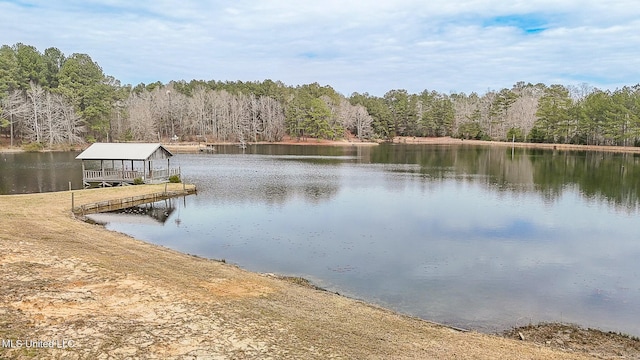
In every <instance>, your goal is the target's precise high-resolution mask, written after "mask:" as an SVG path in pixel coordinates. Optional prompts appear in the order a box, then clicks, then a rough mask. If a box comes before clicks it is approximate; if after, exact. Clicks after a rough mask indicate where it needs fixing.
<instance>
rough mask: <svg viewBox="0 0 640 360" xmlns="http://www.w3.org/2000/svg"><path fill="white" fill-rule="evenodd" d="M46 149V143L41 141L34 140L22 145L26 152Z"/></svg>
mask: <svg viewBox="0 0 640 360" xmlns="http://www.w3.org/2000/svg"><path fill="white" fill-rule="evenodd" d="M43 149H44V145H42V144H41V143H39V142H32V143H28V144H25V145H22V150H24V151H26V152H39V151H42V150H43Z"/></svg>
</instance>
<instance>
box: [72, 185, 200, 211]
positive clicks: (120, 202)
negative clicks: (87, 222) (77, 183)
mask: <svg viewBox="0 0 640 360" xmlns="http://www.w3.org/2000/svg"><path fill="white" fill-rule="evenodd" d="M196 193H197V190H196V187H195V186H193V187H184V188H183V189H182V190H171V191H161V192H154V193H150V194H143V195H138V196H129V197H125V198H119V199H111V200H104V201H99V202H95V203H89V204H83V205H80V206H73V205H72V206H73V209H72V211H73V214H74V215H75V216H77V217H83V216H85V215H87V214H96V213H101V212H106V211H116V210H122V209H126V208H130V207H133V206H138V205H142V204H147V203H154V202H157V201H162V200H167V199H171V198H175V197H179V196H187V195H191V194H196Z"/></svg>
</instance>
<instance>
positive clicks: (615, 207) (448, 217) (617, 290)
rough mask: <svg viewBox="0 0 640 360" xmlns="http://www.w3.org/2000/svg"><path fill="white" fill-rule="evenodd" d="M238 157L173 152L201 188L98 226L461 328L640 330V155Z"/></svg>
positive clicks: (292, 152)
mask: <svg viewBox="0 0 640 360" xmlns="http://www.w3.org/2000/svg"><path fill="white" fill-rule="evenodd" d="M238 152H240V153H238ZM241 152H242V150H240V149H238V148H236V147H219V148H218V152H217V153H216V154H197V155H177V156H176V157H174V159H172V164H174V163H175V164H179V165H180V166H181V167H182V172H183V174H185V177H186V181H187V182H189V183H195V184H197V186H198V190H199V192H198V195H197V196H191V197H187V198H186V199H174V200H173V201H169V202H162V203H158V204H155V205H154V209H152V210H151V211H147V212H145V213H144V214H129V215H122V214H109V215H107V216H106V217H103V220H105V221H108V222H109V224H108V225H107V227H108V228H110V229H115V230H118V231H123V232H126V233H129V234H131V235H133V236H135V237H138V238H142V239H146V240H148V241H150V242H154V243H157V244H160V245H164V246H167V247H171V248H174V249H177V250H180V251H183V252H186V253H190V254H198V255H200V256H205V257H210V258H216V259H225V260H226V261H227V262H233V263H237V264H239V265H241V266H242V267H244V268H247V269H250V270H255V271H260V272H273V273H282V274H289V275H296V276H303V277H306V278H309V279H310V280H312V281H313V282H314V283H316V284H317V285H319V286H322V287H325V288H327V289H328V290H331V291H337V292H340V293H342V294H346V295H348V296H352V297H356V298H360V299H364V300H366V301H370V302H374V303H377V304H381V305H384V306H386V307H390V308H393V309H396V310H398V311H401V312H403V313H408V314H412V315H416V316H420V317H423V318H426V319H430V320H435V321H439V322H443V323H447V324H452V325H456V326H461V327H466V328H474V329H478V330H483V331H496V330H501V329H504V328H508V327H511V326H516V325H524V324H527V323H529V322H540V321H565V322H573V323H578V324H580V325H583V326H589V327H598V328H601V329H605V330H615V331H622V332H626V333H630V334H633V335H636V336H638V335H640V260H639V259H640V236H639V235H638V231H637V229H638V227H637V217H638V210H639V206H638V205H639V199H638V194H639V190H640V157H639V156H638V155H633V154H608V153H595V152H592V153H585V152H553V151H539V150H519V149H516V150H515V151H513V152H512V150H511V149H508V148H488V147H462V146H456V147H451V146H421V145H411V146H403V145H383V146H377V147H367V148H358V147H350V148H327V147H295V146H290V147H287V146H274V145H272V146H260V147H255V148H254V147H250V148H249V149H247V150H246V151H245V154H242V153H241ZM1 156H2V155H0V157H1ZM53 161H58V160H53ZM70 166H71V165H70ZM56 168H57V169H59V168H60V166H56ZM71 168H74V167H73V166H71V167H70V168H69V169H71ZM5 169H6V168H0V171H3V176H2V178H3V181H4V170H5ZM74 169H75V168H74ZM73 171H76V170H73ZM79 171H80V170H79V165H78V169H77V172H79ZM67 181H68V180H67ZM63 185H64V186H63V188H64V189H66V188H67V187H68V184H67V183H66V182H65V183H64V184H63ZM2 186H3V187H2ZM6 187H7V185H0V189H3V188H6Z"/></svg>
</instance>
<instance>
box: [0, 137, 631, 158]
mask: <svg viewBox="0 0 640 360" xmlns="http://www.w3.org/2000/svg"><path fill="white" fill-rule="evenodd" d="M385 143H389V144H416V145H478V146H502V147H513V148H524V149H545V150H559V151H603V152H616V153H640V147H633V146H613V145H576V144H559V143H557V144H548V143H524V142H506V141H486V140H462V139H457V138H452V137H433V138H430V137H411V136H397V137H394V138H393V139H392V140H391V141H360V140H357V139H355V138H349V139H342V140H325V139H314V138H306V139H304V140H301V139H293V138H290V137H285V139H283V140H282V141H274V142H268V141H258V142H247V143H245V145H246V146H250V145H295V146H309V145H311V146H377V145H380V144H385ZM161 144H162V145H163V146H164V147H165V148H167V149H168V150H169V151H171V152H175V153H185V154H186V153H198V152H200V151H204V150H205V149H206V146H207V145H209V146H228V145H235V146H239V143H237V142H226V141H221V142H211V143H204V142H175V143H174V142H161ZM87 146H88V145H84V146H79V147H78V148H77V150H78V151H81V150H82V149H84V148H86V147H87ZM74 149H76V148H75V147H74ZM50 151H69V150H68V149H44V150H40V151H37V152H50ZM21 152H27V151H26V150H24V149H21V148H17V147H13V148H8V147H0V153H21Z"/></svg>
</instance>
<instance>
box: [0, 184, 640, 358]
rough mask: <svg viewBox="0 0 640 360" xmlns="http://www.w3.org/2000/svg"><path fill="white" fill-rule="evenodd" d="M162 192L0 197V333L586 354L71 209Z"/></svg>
mask: <svg viewBox="0 0 640 360" xmlns="http://www.w3.org/2000/svg"><path fill="white" fill-rule="evenodd" d="M169 185H170V190H171V189H172V188H173V187H176V188H178V187H179V188H181V187H182V184H169ZM163 188H164V185H142V186H130V187H120V188H108V189H90V190H75V191H63V192H54V193H40V194H23V195H2V196H0V218H3V219H9V221H8V222H7V223H6V226H3V227H0V265H1V266H0V273H2V275H3V278H4V279H5V280H4V283H3V287H2V288H0V313H2V314H3V317H2V318H0V325H1V326H0V338H3V339H18V338H30V339H31V338H35V339H50V338H60V339H67V340H73V342H74V344H75V347H74V348H73V349H39V350H37V351H38V353H37V354H38V355H39V356H40V355H44V356H45V357H51V358H63V357H64V358H67V357H72V358H73V357H75V358H95V357H97V356H98V355H100V354H104V353H106V352H109V353H110V354H112V356H114V357H116V358H126V357H136V356H156V357H160V358H168V357H181V356H193V357H198V356H210V355H217V356H220V357H224V358H232V357H251V358H263V357H274V358H317V359H326V358H372V359H384V358H397V357H403V358H407V359H424V358H452V357H455V358H468V359H493V358H513V357H518V358H530V359H584V358H590V356H589V355H588V354H589V353H588V352H587V353H585V352H576V351H575V350H570V349H569V348H566V349H565V350H564V351H562V350H559V349H557V348H554V345H556V344H545V343H531V342H527V341H521V340H512V339H506V338H504V337H500V336H497V335H488V334H481V333H477V332H475V331H470V332H460V331H456V330H453V329H451V328H450V327H446V326H441V325H438V324H435V323H432V322H429V321H425V320H421V319H418V318H415V317H410V316H406V315H402V314H399V313H396V312H393V311H391V310H387V309H384V308H381V307H378V306H375V305H371V304H368V303H365V302H362V301H359V300H355V299H350V298H347V297H344V296H339V295H337V294H334V293H331V292H327V291H320V290H317V289H315V288H314V287H313V286H311V287H310V286H305V285H304V284H300V281H292V280H287V279H282V277H278V276H275V277H274V276H272V275H269V274H258V273H253V272H249V271H246V270H243V269H241V268H239V267H237V266H234V265H230V264H226V263H225V262H223V261H216V260H209V259H203V258H200V257H197V256H193V255H189V254H183V253H180V252H177V251H174V250H171V249H168V248H165V247H162V246H158V245H153V244H150V243H147V242H144V241H141V240H137V239H134V238H132V237H129V236H127V235H125V234H121V233H117V232H113V231H109V230H107V229H105V228H104V227H102V226H97V225H91V224H88V223H85V222H82V221H80V220H78V219H76V218H75V217H74V216H73V215H71V199H70V198H71V193H74V194H75V204H77V205H81V204H86V203H91V202H98V201H104V200H107V199H114V198H121V197H128V196H134V195H140V194H143V193H150V192H154V191H155V190H158V189H163ZM69 234H73V235H72V236H69ZM89 314H91V316H88V315H89ZM527 337H529V335H528V334H527ZM563 339H564V338H563ZM563 343H568V341H566V339H565V340H564V342H563ZM31 351H33V349H32V350H31ZM633 354H634V356H637V355H638V354H640V349H639V352H637V353H633ZM0 355H6V356H7V357H12V358H14V357H17V358H20V357H29V356H33V352H31V353H29V352H28V351H27V349H18V348H14V349H6V348H2V349H0ZM611 358H613V356H611Z"/></svg>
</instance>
